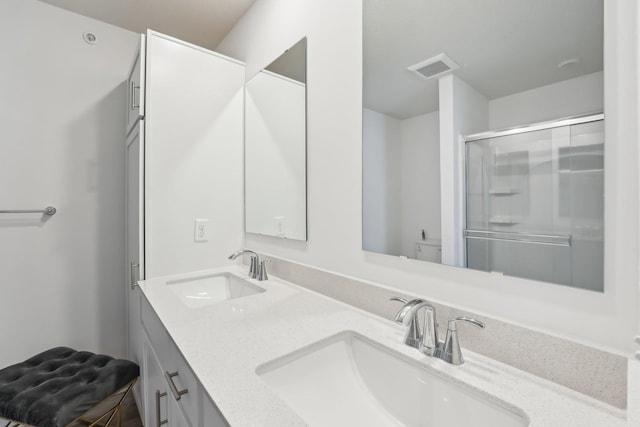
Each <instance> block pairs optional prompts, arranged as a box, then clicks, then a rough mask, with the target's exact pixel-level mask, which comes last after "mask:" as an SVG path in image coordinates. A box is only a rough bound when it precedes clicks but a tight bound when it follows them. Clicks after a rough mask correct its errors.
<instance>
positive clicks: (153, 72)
mask: <svg viewBox="0 0 640 427" xmlns="http://www.w3.org/2000/svg"><path fill="white" fill-rule="evenodd" d="M146 75H147V82H146V88H147V89H146V94H147V95H146V105H145V106H146V113H145V120H144V121H145V189H146V194H145V198H146V199H145V215H146V218H145V242H146V243H145V251H146V256H145V258H146V260H145V261H146V271H145V274H146V276H145V277H146V278H147V279H149V278H152V277H157V276H164V275H168V274H177V273H184V272H189V271H194V270H203V269H207V268H214V267H219V266H222V265H227V264H228V263H229V261H228V260H227V257H228V255H229V254H231V253H233V252H235V251H237V250H238V249H240V248H241V246H242V230H243V191H242V189H243V174H242V172H243V168H242V158H243V157H242V152H243V145H242V143H243V130H242V129H243V94H244V66H243V65H242V64H240V63H238V62H237V61H234V60H230V59H228V58H224V57H221V55H217V54H215V53H213V52H211V51H207V50H204V49H201V48H198V47H194V46H192V45H189V44H186V43H184V42H180V41H178V40H175V39H172V38H170V37H164V36H162V35H158V34H154V35H151V36H149V37H147V73H146ZM196 219H207V220H208V225H207V229H208V230H207V235H208V241H207V242H196V241H194V221H195V220H196Z"/></svg>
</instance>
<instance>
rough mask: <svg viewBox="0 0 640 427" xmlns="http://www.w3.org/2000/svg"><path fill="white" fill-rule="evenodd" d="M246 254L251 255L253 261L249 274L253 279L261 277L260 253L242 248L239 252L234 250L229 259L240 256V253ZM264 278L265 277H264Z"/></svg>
mask: <svg viewBox="0 0 640 427" xmlns="http://www.w3.org/2000/svg"><path fill="white" fill-rule="evenodd" d="M244 254H249V255H251V262H250V264H249V276H251V278H252V279H257V278H258V277H259V274H260V273H259V271H258V270H259V265H260V258H258V254H257V253H255V252H253V251H250V250H248V249H242V250H240V251H238V252H234V253H232V254H231V255H229V259H236V258H238V257H239V256H240V255H244ZM263 280H264V279H263Z"/></svg>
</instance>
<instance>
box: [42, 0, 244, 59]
mask: <svg viewBox="0 0 640 427" xmlns="http://www.w3.org/2000/svg"><path fill="white" fill-rule="evenodd" d="M41 1H43V2H45V3H49V4H52V5H54V6H58V7H61V8H63V9H66V10H69V11H72V12H76V13H79V14H80V15H84V16H88V17H91V18H94V19H97V20H99V21H103V22H107V23H109V24H112V25H115V26H118V27H122V28H125V29H127V30H131V31H134V32H136V33H144V32H145V31H146V30H147V28H150V29H152V30H156V31H159V32H161V33H164V34H168V35H170V36H173V37H176V38H179V39H181V40H185V41H187V42H190V43H193V44H196V45H199V46H203V47H206V48H209V49H215V47H216V46H217V45H218V44H219V43H220V42H221V41H222V39H223V38H224V37H225V36H226V35H227V34H228V33H229V31H230V30H231V28H232V27H233V26H234V25H235V23H236V22H237V21H238V19H240V17H241V16H242V15H243V14H244V13H245V12H246V11H247V9H248V8H249V7H250V6H251V5H252V4H253V3H254V2H255V0H41Z"/></svg>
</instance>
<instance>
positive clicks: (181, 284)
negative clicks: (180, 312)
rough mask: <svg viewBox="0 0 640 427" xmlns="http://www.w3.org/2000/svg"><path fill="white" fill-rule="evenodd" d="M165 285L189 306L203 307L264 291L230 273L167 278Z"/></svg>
mask: <svg viewBox="0 0 640 427" xmlns="http://www.w3.org/2000/svg"><path fill="white" fill-rule="evenodd" d="M167 286H169V288H170V289H171V290H172V291H173V292H174V293H175V294H176V295H177V296H178V297H179V298H180V300H181V301H182V302H183V303H184V304H185V305H186V306H187V307H190V308H200V307H205V306H208V305H212V304H216V303H219V302H221V301H226V300H230V299H234V298H241V297H246V296H249V295H253V294H257V293H260V292H264V289H262V288H261V287H259V286H256V285H254V284H253V283H251V282H248V281H247V280H244V279H242V278H240V277H238V276H236V275H235V274H231V273H218V274H208V275H204V276H197V277H191V278H187V279H179V280H169V281H167Z"/></svg>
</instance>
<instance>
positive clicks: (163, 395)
mask: <svg viewBox="0 0 640 427" xmlns="http://www.w3.org/2000/svg"><path fill="white" fill-rule="evenodd" d="M166 395H167V393H160V390H156V423H157V424H158V426H157V427H160V426H162V425H164V424H169V419H166V420H161V418H162V415H161V414H160V398H161V397H165V396H166Z"/></svg>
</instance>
